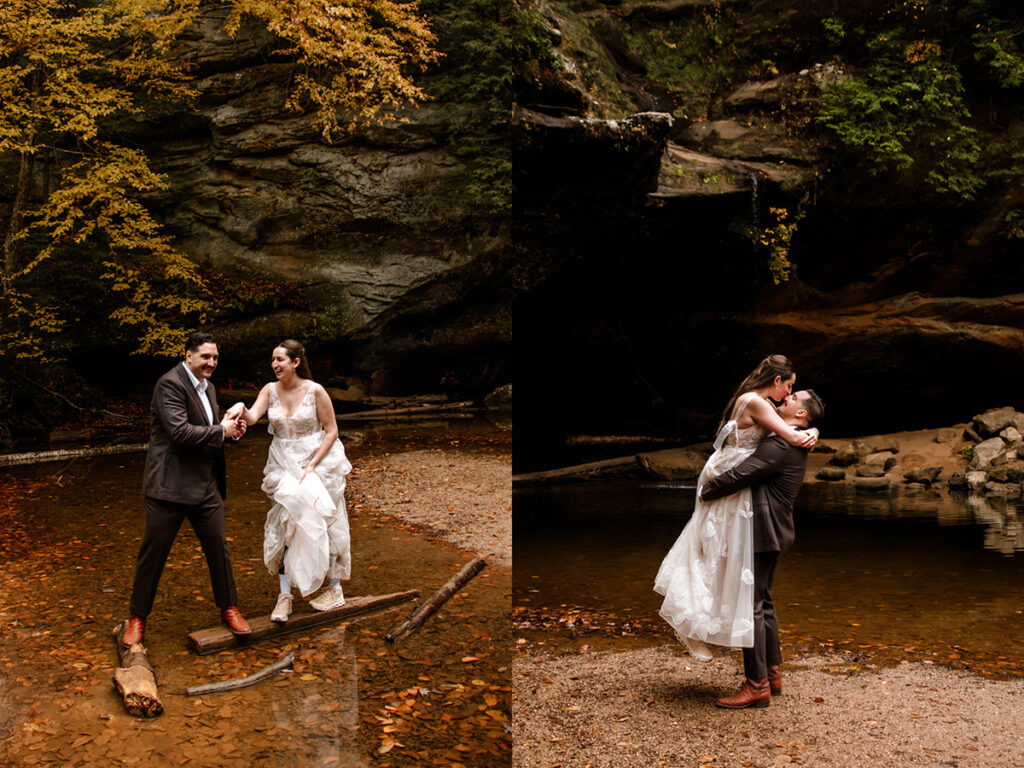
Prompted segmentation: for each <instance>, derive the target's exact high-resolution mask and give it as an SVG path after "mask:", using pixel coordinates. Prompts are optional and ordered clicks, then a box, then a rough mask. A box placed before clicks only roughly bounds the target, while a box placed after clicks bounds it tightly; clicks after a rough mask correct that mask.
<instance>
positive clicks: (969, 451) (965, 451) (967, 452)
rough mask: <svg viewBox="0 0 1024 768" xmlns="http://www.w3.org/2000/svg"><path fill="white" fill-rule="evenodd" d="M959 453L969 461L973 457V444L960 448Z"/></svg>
mask: <svg viewBox="0 0 1024 768" xmlns="http://www.w3.org/2000/svg"><path fill="white" fill-rule="evenodd" d="M960 455H961V456H962V457H963V458H965V459H966V460H967V461H970V460H971V459H973V458H974V446H973V445H965V446H964V447H963V448H961V449H960Z"/></svg>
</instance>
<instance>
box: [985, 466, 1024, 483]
mask: <svg viewBox="0 0 1024 768" xmlns="http://www.w3.org/2000/svg"><path fill="white" fill-rule="evenodd" d="M988 479H989V480H990V481H992V482H995V483H1020V482H1024V470H1021V469H1019V468H1017V467H998V468H996V469H993V470H992V471H990V472H989V473H988Z"/></svg>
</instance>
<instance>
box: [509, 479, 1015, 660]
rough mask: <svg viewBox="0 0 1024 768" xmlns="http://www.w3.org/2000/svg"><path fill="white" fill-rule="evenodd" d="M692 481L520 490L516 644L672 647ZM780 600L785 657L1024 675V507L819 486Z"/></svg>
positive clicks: (808, 494)
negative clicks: (666, 614)
mask: <svg viewBox="0 0 1024 768" xmlns="http://www.w3.org/2000/svg"><path fill="white" fill-rule="evenodd" d="M694 495H695V492H694V488H693V486H692V485H686V484H682V483H666V482H653V481H645V480H635V479H604V480H595V481H590V482H581V483H566V484H560V485H551V486H533V487H524V488H518V489H516V491H515V496H514V504H515V507H514V508H515V540H514V544H513V547H514V550H515V573H514V596H513V603H514V609H513V611H514V615H515V617H516V632H517V634H518V636H520V637H524V638H527V639H530V640H534V641H537V642H544V643H546V644H548V645H549V646H550V645H554V646H555V647H558V646H566V645H569V646H578V645H581V644H589V645H597V646H599V647H600V646H607V645H611V646H614V647H624V646H629V645H632V644H637V643H640V644H651V643H664V642H669V641H670V640H671V632H670V631H668V626H667V625H666V624H665V623H664V622H663V621H662V620H661V619H660V618H659V617H658V607H659V605H660V602H661V598H660V596H659V595H657V594H655V593H654V592H653V591H652V589H651V586H652V584H653V582H654V576H655V574H656V573H657V570H658V566H659V565H660V563H661V559H662V557H664V555H665V553H666V552H668V550H669V548H670V547H671V546H672V543H673V542H674V541H675V539H676V537H677V536H678V534H679V532H680V531H681V530H682V528H683V526H684V525H685V523H686V521H687V520H688V519H689V516H690V514H691V512H692V510H693V501H694ZM796 520H797V540H796V545H795V547H794V549H793V550H792V551H790V552H789V553H787V554H786V556H785V557H784V558H783V559H782V560H781V561H780V563H779V567H778V570H777V572H776V582H775V598H776V606H777V611H778V614H779V622H780V627H781V630H782V632H783V644H784V646H785V647H784V649H783V653H784V654H787V653H789V654H792V653H794V652H816V651H821V650H826V651H837V652H843V653H846V654H848V655H850V657H851V658H853V659H854V660H855V661H862V662H864V663H869V664H875V663H877V664H883V663H893V662H899V661H902V660H907V659H910V660H925V661H927V662H932V663H945V664H950V665H953V666H957V667H959V668H969V669H972V670H975V671H977V672H979V673H981V674H986V675H990V676H994V677H1007V676H1012V677H1024V643H1021V641H1020V639H1019V638H1021V637H1022V636H1024V613H1022V610H1024V526H1022V524H1021V523H1022V521H1024V508H1022V506H1021V505H1020V504H1019V503H1015V502H1006V501H1005V500H1002V501H988V500H985V499H983V498H975V497H970V498H968V497H963V496H950V495H949V494H948V493H946V492H945V491H943V492H939V491H933V492H924V491H921V492H913V493H911V492H901V493H898V494H894V495H891V496H890V495H873V494H870V493H864V492H855V491H854V490H853V489H851V488H849V487H842V488H841V487H836V486H826V485H821V484H818V485H808V486H805V487H804V489H803V490H802V491H801V494H800V496H799V498H798V503H797V509H796Z"/></svg>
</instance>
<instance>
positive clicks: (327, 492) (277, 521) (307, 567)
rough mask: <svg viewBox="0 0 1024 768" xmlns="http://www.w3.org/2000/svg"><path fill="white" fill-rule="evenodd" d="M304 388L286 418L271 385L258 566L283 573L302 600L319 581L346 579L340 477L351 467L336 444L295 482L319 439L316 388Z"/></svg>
mask: <svg viewBox="0 0 1024 768" xmlns="http://www.w3.org/2000/svg"><path fill="white" fill-rule="evenodd" d="M318 386H320V385H319V384H317V383H316V382H312V381H311V382H310V383H309V389H308V391H307V392H306V394H305V396H304V397H303V399H302V402H301V403H300V404H299V407H298V408H297V409H296V410H295V413H294V414H292V415H291V416H288V415H286V414H285V412H284V408H283V407H282V406H281V401H280V400H279V399H278V396H277V384H276V383H275V384H272V385H271V387H270V402H269V404H268V406H267V417H268V418H269V419H270V430H269V431H270V434H272V435H273V436H274V439H273V440H272V441H271V443H270V452H269V454H268V456H267V466H266V467H265V468H264V470H263V492H264V493H266V494H267V496H269V497H270V499H271V501H273V502H274V505H273V506H272V507H271V508H270V511H269V512H267V522H266V524H265V526H264V528H263V562H264V563H265V564H266V566H267V570H269V571H270V573H272V574H274V575H275V576H276V575H277V573H278V571H279V569H280V567H281V563H282V561H283V562H284V572H285V575H286V576H287V577H288V579H289V580H290V581H291V583H292V585H293V586H295V587H297V588H298V590H299V592H300V593H301V594H302V596H303V597H307V596H308V595H311V594H313V593H314V592H316V591H317V590H318V589H319V588H320V587H321V586H322V585H323V583H324V579H347V578H349V576H350V575H351V571H352V556H351V537H350V535H349V527H348V515H347V514H346V512H345V476H346V475H348V473H349V472H351V471H352V465H351V464H350V463H349V461H348V458H347V457H346V456H345V448H344V447H343V446H342V444H341V441H340V440H335V442H334V445H333V446H331V449H330V451H328V452H327V455H325V456H324V457H323V458H322V459H321V460H320V463H319V464H317V466H316V469H315V470H314V471H313V472H312V473H311V474H309V475H308V476H307V477H306V479H305V480H303V481H302V483H301V484H300V483H299V479H300V478H301V477H302V473H303V471H304V469H305V467H306V465H307V464H308V463H309V460H310V459H311V458H312V457H313V454H315V453H316V451H317V448H319V447H320V443H321V441H322V440H323V439H324V430H323V427H322V426H321V425H320V421H319V419H317V415H316V399H315V394H314V393H315V390H316V388H317V387H318Z"/></svg>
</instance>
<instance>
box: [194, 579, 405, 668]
mask: <svg viewBox="0 0 1024 768" xmlns="http://www.w3.org/2000/svg"><path fill="white" fill-rule="evenodd" d="M419 595H420V591H419V590H418V589H412V590H409V591H407V592H393V593H391V594H389V595H363V596H360V597H347V598H345V604H344V605H343V606H341V608H335V609H334V610H330V611H314V610H312V609H306V610H301V611H296V612H295V613H293V614H292V615H291V616H289V617H288V621H287V622H286V623H284V624H276V623H274V622H273V621H271V620H270V615H269V614H268V615H266V616H257V617H256V618H251V619H248V621H249V627H250V628H251V629H252V633H251V634H249V635H247V636H245V637H235V636H234V635H233V634H232V633H231V630H229V629H228V628H227V627H225V626H223V625H218V626H216V627H209V628H208V629H200V630H197V631H195V632H193V633H192V634H190V635H189V636H188V647H189V648H190V649H191V650H192V651H193V652H195V653H197V654H199V655H200V656H204V655H206V654H208V653H215V652H216V651H223V650H225V649H227V648H233V647H235V646H238V645H248V644H250V643H255V642H258V641H260V640H266V639H267V638H269V637H280V636H281V635H287V634H291V633H292V632H298V631H300V630H304V629H309V628H310V627H316V626H320V625H321V624H332V623H335V622H338V621H344V620H345V619H350V618H352V617H353V616H359V615H361V614H364V613H370V612H372V611H379V610H383V609H384V608H390V607H391V606H393V605H400V604H401V603H404V602H406V601H408V600H415V599H416V598H417V597H419Z"/></svg>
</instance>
